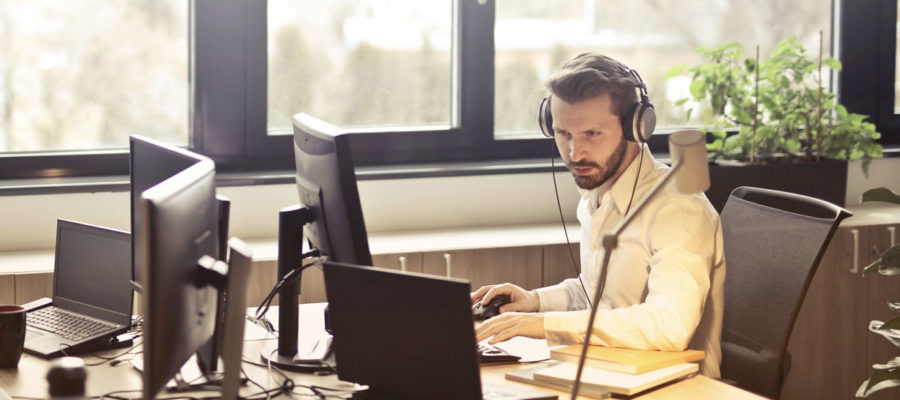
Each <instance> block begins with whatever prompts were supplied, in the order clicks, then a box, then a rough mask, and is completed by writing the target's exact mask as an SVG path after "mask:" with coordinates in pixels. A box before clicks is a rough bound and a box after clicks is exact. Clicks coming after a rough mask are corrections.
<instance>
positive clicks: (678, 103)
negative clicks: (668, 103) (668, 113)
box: [675, 98, 691, 107]
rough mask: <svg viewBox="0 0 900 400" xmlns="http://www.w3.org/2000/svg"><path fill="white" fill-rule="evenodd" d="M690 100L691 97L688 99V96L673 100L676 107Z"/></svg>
mask: <svg viewBox="0 0 900 400" xmlns="http://www.w3.org/2000/svg"><path fill="white" fill-rule="evenodd" d="M690 100H691V99H689V98H683V99H678V101H676V102H675V106H676V107H681V106H683V105H684V103H687V102H688V101H690Z"/></svg>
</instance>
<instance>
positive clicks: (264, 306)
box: [254, 257, 327, 333]
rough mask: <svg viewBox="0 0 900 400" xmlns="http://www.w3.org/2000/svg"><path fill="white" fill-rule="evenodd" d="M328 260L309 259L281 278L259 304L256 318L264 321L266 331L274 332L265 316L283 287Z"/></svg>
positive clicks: (320, 258)
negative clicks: (307, 270)
mask: <svg viewBox="0 0 900 400" xmlns="http://www.w3.org/2000/svg"><path fill="white" fill-rule="evenodd" d="M326 260H327V258H326V257H308V258H307V261H306V262H305V263H303V264H302V265H300V266H299V267H297V268H294V269H292V270H290V271H288V273H286V274H284V277H282V278H281V280H280V281H278V283H276V284H275V286H273V287H272V290H270V291H269V294H268V295H266V298H265V299H263V301H262V302H261V303H260V304H259V307H257V309H256V316H255V317H254V318H255V319H256V320H262V321H263V322H264V323H265V324H266V329H268V330H269V331H270V332H273V333H274V331H273V330H272V329H271V323H269V322H268V321H267V320H265V318H264V316H265V314H266V312H268V311H269V306H271V304H272V301H273V300H274V299H275V294H277V293H278V291H279V290H280V289H281V288H282V286H284V285H287V284H290V283H293V282H295V281H296V280H297V279H298V278H300V276H302V274H301V273H302V272H303V270H305V269H307V268H309V267H311V266H313V265H318V264H321V263H323V262H325V261H326Z"/></svg>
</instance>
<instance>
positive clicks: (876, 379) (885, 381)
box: [856, 370, 900, 397]
mask: <svg viewBox="0 0 900 400" xmlns="http://www.w3.org/2000/svg"><path fill="white" fill-rule="evenodd" d="M897 386H900V372H898V371H878V370H876V371H875V372H873V373H872V376H871V377H869V379H866V381H865V382H863V383H862V385H860V387H859V389H858V390H857V391H856V397H868V396H869V395H870V394H872V393H875V392H877V391H879V390H883V389H887V388H892V387H897Z"/></svg>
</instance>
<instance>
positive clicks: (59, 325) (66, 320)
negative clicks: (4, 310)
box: [26, 306, 115, 341]
mask: <svg viewBox="0 0 900 400" xmlns="http://www.w3.org/2000/svg"><path fill="white" fill-rule="evenodd" d="M26 318H27V325H28V326H30V327H33V328H37V329H41V330H44V331H47V332H51V333H55V334H57V335H60V336H62V337H64V338H66V339H68V340H72V341H79V340H82V339H86V338H89V337H91V336H94V335H97V334H100V333H103V332H106V331H109V330H112V329H114V328H115V325H113V324H110V323H106V322H102V321H97V320H93V319H90V318H87V317H84V316H81V315H78V314H74V313H71V312H69V311H66V310H63V309H61V308H58V307H54V306H50V307H44V308H40V309H37V310H34V311H31V312H29V313H28V314H26Z"/></svg>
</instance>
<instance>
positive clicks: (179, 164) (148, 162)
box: [129, 135, 203, 292]
mask: <svg viewBox="0 0 900 400" xmlns="http://www.w3.org/2000/svg"><path fill="white" fill-rule="evenodd" d="M129 147H130V152H129V175H130V181H131V184H130V188H131V232H133V235H134V236H133V237H132V241H131V255H132V261H131V270H132V273H131V275H132V278H131V279H132V285H133V286H134V288H135V290H137V291H139V292H140V291H141V274H142V272H141V271H142V270H143V269H144V268H142V266H141V265H140V263H141V260H139V259H138V258H137V252H136V248H137V243H138V242H139V241H140V240H141V238H140V237H138V236H139V235H140V234H142V233H143V231H144V230H143V229H141V227H140V223H141V221H140V220H139V219H140V215H141V211H140V201H141V193H143V192H144V191H145V190H147V189H150V188H151V187H153V186H155V185H156V184H158V183H160V182H162V181H164V180H166V179H169V178H171V177H172V176H174V175H175V174H177V173H179V172H181V171H184V170H185V169H187V168H188V167H190V166H191V165H194V164H196V163H198V162H199V161H200V160H201V159H203V157H202V156H200V155H198V154H195V153H192V152H190V151H187V150H184V149H181V148H179V147H176V146H171V145H168V144H166V143H162V142H159V141H156V140H153V139H150V138H146V137H143V136H139V135H132V136H131V137H130V138H129Z"/></svg>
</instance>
